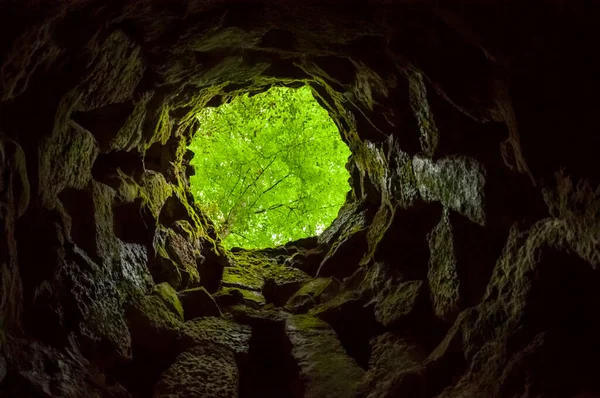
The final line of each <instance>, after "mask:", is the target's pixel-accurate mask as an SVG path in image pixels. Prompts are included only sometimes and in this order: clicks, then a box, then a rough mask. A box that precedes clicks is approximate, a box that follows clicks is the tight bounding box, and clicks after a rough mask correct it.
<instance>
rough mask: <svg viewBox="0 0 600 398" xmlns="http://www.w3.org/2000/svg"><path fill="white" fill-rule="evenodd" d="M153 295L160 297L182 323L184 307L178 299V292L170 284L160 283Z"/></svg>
mask: <svg viewBox="0 0 600 398" xmlns="http://www.w3.org/2000/svg"><path fill="white" fill-rule="evenodd" d="M152 294H154V295H156V296H158V297H160V298H161V300H162V301H163V302H164V303H165V305H166V306H167V308H169V309H170V310H171V311H172V312H173V313H174V314H175V315H177V316H178V317H179V319H180V320H181V321H183V307H182V305H181V302H180V301H179V298H178V297H177V292H176V291H175V289H173V287H172V286H171V285H170V284H169V283H167V282H163V283H159V284H158V285H156V286H155V287H154V290H153V292H152Z"/></svg>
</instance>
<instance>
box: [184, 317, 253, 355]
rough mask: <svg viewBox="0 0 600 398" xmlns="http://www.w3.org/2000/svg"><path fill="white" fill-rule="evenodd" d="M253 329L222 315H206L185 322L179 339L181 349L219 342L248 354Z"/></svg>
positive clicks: (240, 352) (239, 353)
mask: <svg viewBox="0 0 600 398" xmlns="http://www.w3.org/2000/svg"><path fill="white" fill-rule="evenodd" d="M251 335H252V329H251V328H250V326H247V325H240V324H238V323H235V322H233V321H231V320H228V319H225V318H221V317H206V318H198V319H193V320H191V321H187V322H185V324H184V325H183V328H182V329H181V333H180V336H179V338H178V341H177V347H178V349H179V350H180V351H185V350H188V349H190V348H192V347H195V346H202V345H206V344H210V343H212V344H218V345H221V346H224V347H227V348H229V349H231V350H233V351H234V352H235V353H236V354H238V355H242V356H244V355H247V354H248V351H249V349H250V337H251Z"/></svg>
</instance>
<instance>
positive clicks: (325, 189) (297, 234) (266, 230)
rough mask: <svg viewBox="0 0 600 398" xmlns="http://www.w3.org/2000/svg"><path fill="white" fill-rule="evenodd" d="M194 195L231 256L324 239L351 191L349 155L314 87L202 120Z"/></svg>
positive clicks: (239, 104) (195, 147)
mask: <svg viewBox="0 0 600 398" xmlns="http://www.w3.org/2000/svg"><path fill="white" fill-rule="evenodd" d="M197 118H198V121H199V125H200V127H199V130H198V131H197V132H196V135H195V136H194V138H193V140H192V142H191V144H190V146H189V149H190V150H191V151H192V152H194V154H195V156H194V158H193V159H192V162H191V164H192V166H193V167H194V168H195V171H196V174H195V175H194V176H192V177H191V180H190V183H191V187H192V192H193V194H194V196H195V198H196V200H197V202H198V203H199V204H200V206H201V208H203V210H204V211H205V212H206V214H207V215H208V216H209V217H210V218H211V219H212V221H213V222H214V223H215V225H216V227H217V231H218V233H219V235H220V236H221V239H222V240H223V244H224V246H225V247H226V248H232V247H242V248H246V249H256V248H265V247H273V246H277V245H280V244H284V243H286V242H289V241H292V240H296V239H300V238H305V237H308V236H315V235H318V234H320V233H321V232H322V231H323V230H324V229H325V228H326V227H328V226H329V225H330V224H331V222H332V221H333V220H334V219H335V217H336V216H337V214H338V211H339V209H340V207H341V206H342V204H343V203H344V200H345V197H346V194H347V192H348V191H349V189H350V187H349V185H348V180H349V178H350V175H349V173H348V171H347V170H346V167H345V165H346V163H347V161H348V157H349V156H350V150H349V149H348V147H347V146H346V144H345V143H344V142H343V141H342V139H341V137H340V133H339V131H338V129H337V127H336V125H335V123H334V122H333V121H332V120H331V118H330V117H329V114H328V113H327V111H326V110H325V109H323V108H322V107H321V106H320V105H319V104H318V102H317V101H316V100H315V99H314V97H313V95H312V92H311V89H310V87H308V86H304V87H301V88H299V89H291V88H285V87H273V88H271V89H270V90H268V91H266V92H264V93H261V94H258V95H255V96H249V95H248V94H245V95H242V96H239V97H236V98H234V99H233V100H232V101H231V102H229V103H227V104H224V105H221V106H219V107H217V108H205V109H204V110H203V111H202V112H200V113H199V114H198V115H197Z"/></svg>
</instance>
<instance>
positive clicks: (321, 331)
mask: <svg viewBox="0 0 600 398" xmlns="http://www.w3.org/2000/svg"><path fill="white" fill-rule="evenodd" d="M285 331H286V334H287V336H288V338H289V339H290V343H291V345H292V357H293V358H294V359H295V360H296V361H297V363H298V367H299V368H300V380H301V382H302V384H303V387H304V396H305V397H307V398H308V397H310V398H313V397H314V398H317V397H324V398H336V397H339V398H342V397H351V396H354V394H355V392H356V388H357V384H358V382H359V380H360V378H361V377H362V376H363V374H364V371H363V370H362V369H361V368H360V367H359V366H358V364H357V363H356V362H355V361H354V360H353V359H352V358H351V357H349V356H348V355H346V353H345V351H344V348H343V347H342V345H341V344H340V343H339V341H338V339H337V337H336V335H335V332H334V331H333V329H331V326H329V325H328V324H327V323H325V322H323V321H321V320H320V319H318V318H315V317H312V316H309V315H296V316H293V317H290V318H288V319H287V320H286V323H285Z"/></svg>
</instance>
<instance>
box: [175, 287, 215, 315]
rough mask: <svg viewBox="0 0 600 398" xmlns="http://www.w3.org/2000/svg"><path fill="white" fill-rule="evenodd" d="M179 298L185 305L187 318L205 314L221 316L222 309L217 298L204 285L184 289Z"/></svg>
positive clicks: (184, 309)
mask: <svg viewBox="0 0 600 398" xmlns="http://www.w3.org/2000/svg"><path fill="white" fill-rule="evenodd" d="M178 298H179V300H180V301H181V305H182V306H183V312H184V315H185V320H186V321H188V320H190V319H194V318H199V317H203V316H220V315H221V310H220V309H219V306H218V305H217V303H216V301H215V299H214V298H213V297H212V296H211V295H210V293H208V292H207V291H206V289H205V288H203V287H197V288H195V289H189V290H182V291H181V292H179V294H178Z"/></svg>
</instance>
